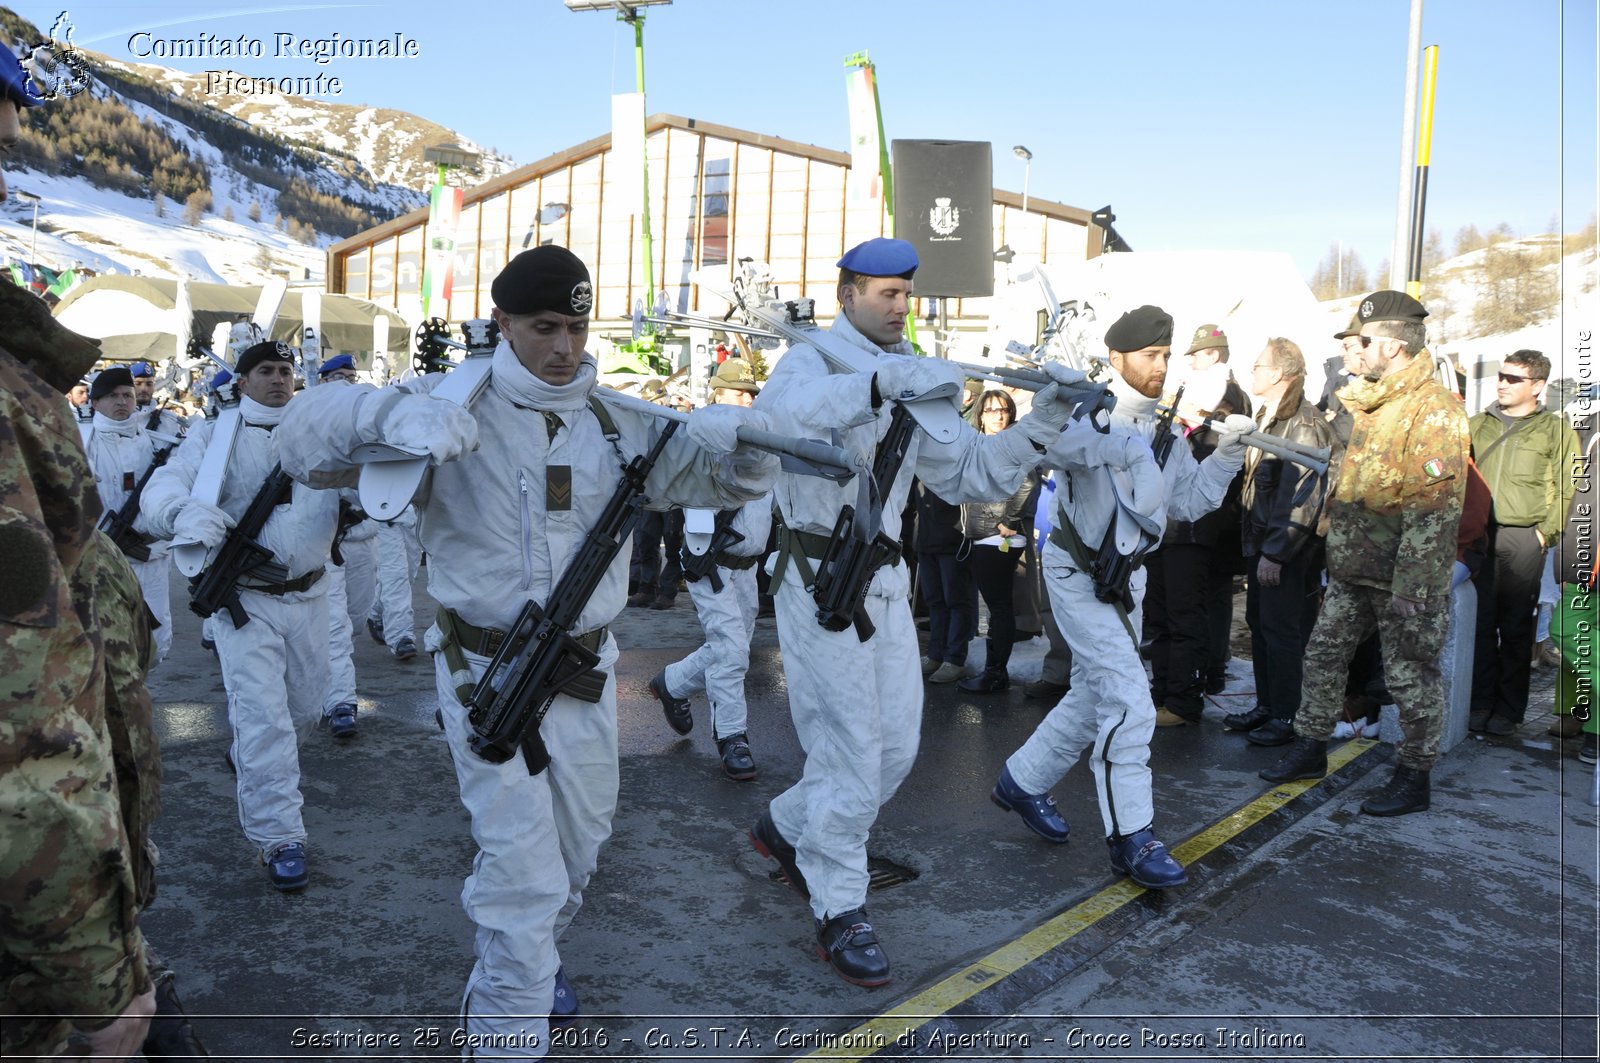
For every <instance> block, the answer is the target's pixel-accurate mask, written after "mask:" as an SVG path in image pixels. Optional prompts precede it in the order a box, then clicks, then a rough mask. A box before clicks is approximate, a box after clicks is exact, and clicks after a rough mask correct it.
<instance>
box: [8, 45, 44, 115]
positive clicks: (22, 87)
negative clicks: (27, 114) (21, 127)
mask: <svg viewBox="0 0 1600 1063" xmlns="http://www.w3.org/2000/svg"><path fill="white" fill-rule="evenodd" d="M0 93H4V95H5V98H6V99H8V100H10V101H11V102H12V103H14V104H16V105H17V106H18V107H37V106H38V105H39V104H41V103H43V102H44V97H43V96H41V95H40V94H39V89H38V87H37V86H36V85H34V83H33V79H32V78H30V77H28V72H27V71H26V70H24V69H22V63H21V62H19V61H18V59H17V53H15V52H13V51H12V50H11V49H10V48H8V47H6V46H5V45H3V44H0Z"/></svg>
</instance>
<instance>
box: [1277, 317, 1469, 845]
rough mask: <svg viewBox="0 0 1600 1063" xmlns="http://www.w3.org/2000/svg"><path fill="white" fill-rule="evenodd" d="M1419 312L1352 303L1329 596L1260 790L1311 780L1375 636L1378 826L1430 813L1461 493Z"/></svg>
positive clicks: (1452, 425) (1463, 455)
mask: <svg viewBox="0 0 1600 1063" xmlns="http://www.w3.org/2000/svg"><path fill="white" fill-rule="evenodd" d="M1427 316H1428V311H1427V310H1426V309H1424V307H1423V305H1422V304H1421V303H1419V302H1417V301H1416V300H1415V299H1413V298H1411V297H1410V296H1408V295H1405V294H1404V293H1402V292H1396V291H1381V292H1374V293H1372V294H1371V295H1369V296H1367V297H1366V298H1365V299H1363V300H1362V301H1361V305H1360V307H1359V308H1358V310H1357V317H1358V320H1359V321H1360V326H1359V331H1358V333H1357V342H1358V343H1359V344H1360V347H1361V350H1360V353H1359V355H1358V356H1355V357H1353V358H1352V359H1351V360H1352V361H1353V362H1354V363H1355V366H1354V368H1355V371H1356V373H1357V375H1356V376H1354V377H1353V378H1352V380H1351V381H1350V383H1349V384H1347V385H1345V386H1344V387H1343V388H1341V389H1340V391H1339V399H1340V401H1341V402H1342V403H1343V404H1344V405H1345V407H1346V408H1347V409H1349V410H1350V412H1351V414H1352V415H1353V418H1354V422H1353V425H1352V428H1351V433H1350V444H1349V449H1348V451H1347V453H1346V456H1345V460H1344V461H1343V463H1342V464H1341V466H1340V470H1339V485H1338V488H1337V490H1336V492H1335V494H1334V497H1333V500H1332V501H1331V502H1330V503H1329V506H1328V521H1329V527H1328V591H1327V596H1326V598H1325V599H1324V600H1323V604H1322V612H1321V614H1320V615H1319V616H1318V617H1317V624H1316V627H1315V628H1313V629H1312V632H1311V642H1310V644H1309V645H1308V646H1307V648H1306V663H1305V686H1304V697H1303V700H1302V702H1301V706H1300V712H1299V714H1298V715H1297V716H1296V718H1295V721H1294V730H1295V739H1294V744H1293V745H1292V746H1290V747H1289V751H1288V752H1287V753H1286V754H1285V755H1284V757H1283V758H1282V759H1281V760H1279V761H1278V762H1277V763H1276V764H1274V765H1273V766H1272V767H1270V768H1267V769H1265V770H1264V771H1262V772H1261V777H1262V778H1263V779H1266V780H1267V781H1269V782H1288V781H1290V780H1294V779H1320V778H1321V777H1322V776H1323V775H1324V774H1326V773H1327V770H1328V755H1327V754H1328V739H1329V738H1330V737H1332V735H1333V729H1334V726H1335V724H1336V723H1337V722H1338V718H1339V712H1340V709H1341V707H1342V705H1343V701H1344V688H1345V676H1346V673H1347V670H1348V668H1349V665H1350V660H1351V657H1352V656H1354V654H1355V652H1356V647H1357V646H1358V645H1359V644H1360V642H1361V641H1362V639H1364V638H1365V637H1366V636H1367V635H1368V634H1369V633H1370V632H1371V631H1373V630H1374V629H1377V630H1378V631H1380V632H1381V633H1382V638H1383V649H1384V655H1385V659H1384V665H1385V668H1386V670H1387V673H1388V681H1389V691H1390V693H1391V694H1393V695H1394V699H1395V703H1396V704H1397V705H1398V706H1399V708H1400V725H1401V728H1402V730H1403V731H1404V738H1403V739H1402V740H1401V742H1400V746H1399V750H1398V757H1397V763H1396V766H1395V773H1394V777H1393V778H1392V779H1391V780H1390V781H1389V783H1388V784H1387V785H1386V786H1384V787H1383V788H1382V789H1381V790H1379V791H1378V792H1377V793H1376V794H1374V795H1373V796H1372V797H1370V798H1368V799H1367V800H1366V801H1365V802H1363V803H1362V805H1361V811H1363V812H1365V813H1367V814H1368V815H1373V816H1401V815H1405V814H1406V813H1409V812H1421V811H1424V810H1425V809H1427V807H1428V800H1429V785H1428V777H1429V773H1430V772H1431V771H1432V769H1433V762H1434V759H1435V758H1436V757H1437V756H1438V753H1439V736H1440V732H1441V730H1442V727H1443V722H1444V713H1445V700H1444V678H1443V676H1442V675H1441V674H1440V671H1439V651H1440V650H1441V649H1442V648H1443V646H1444V639H1445V633H1446V631H1447V629H1448V627H1449V623H1450V578H1451V573H1452V570H1453V569H1454V566H1455V560H1456V539H1457V532H1458V529H1459V528H1460V524H1461V509H1462V502H1463V499H1464V497H1465V494H1466V484H1467V417H1466V414H1465V412H1464V411H1463V410H1462V408H1461V400H1460V399H1459V398H1457V397H1456V396H1455V395H1454V394H1452V393H1451V392H1449V391H1446V390H1445V389H1444V388H1443V387H1442V386H1441V385H1440V384H1439V383H1438V382H1437V381H1436V380H1435V379H1434V375H1433V358H1432V356H1431V355H1430V354H1428V351H1427V347H1426V341H1427V330H1426V328H1425V327H1424V325H1423V323H1422V321H1423V318H1425V317H1427Z"/></svg>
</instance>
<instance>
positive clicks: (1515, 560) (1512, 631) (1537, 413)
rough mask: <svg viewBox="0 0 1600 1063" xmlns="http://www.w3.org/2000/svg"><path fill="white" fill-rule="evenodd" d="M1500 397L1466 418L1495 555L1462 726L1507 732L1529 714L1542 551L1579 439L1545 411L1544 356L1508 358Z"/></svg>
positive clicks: (1558, 519) (1481, 595)
mask: <svg viewBox="0 0 1600 1063" xmlns="http://www.w3.org/2000/svg"><path fill="white" fill-rule="evenodd" d="M1498 376H1499V379H1498V381H1497V383H1496V391H1497V399H1496V401H1495V402H1493V403H1491V404H1490V405H1489V407H1488V409H1486V410H1484V411H1483V412H1482V413H1480V414H1478V415H1477V416H1476V417H1474V418H1472V421H1471V432H1472V451H1473V453H1474V454H1475V455H1476V456H1477V461H1478V469H1479V470H1480V471H1481V472H1482V473H1483V478H1484V479H1485V480H1486V481H1488V484H1489V493H1490V494H1491V495H1493V496H1494V522H1493V525H1492V526H1493V527H1495V529H1496V530H1495V531H1494V533H1493V534H1494V551H1493V553H1492V554H1491V556H1490V557H1489V558H1488V561H1487V563H1486V564H1484V565H1483V566H1481V567H1480V568H1479V569H1478V572H1477V574H1476V575H1475V576H1473V582H1474V583H1476V584H1477V588H1478V630H1477V646H1476V648H1475V650H1474V656H1473V666H1472V672H1473V675H1472V715H1471V716H1470V718H1469V720H1468V724H1467V726H1468V727H1469V728H1470V729H1471V730H1474V731H1487V732H1488V733H1490V734H1492V735H1500V736H1505V735H1510V734H1512V733H1514V732H1515V731H1516V729H1517V725H1518V724H1520V723H1522V718H1523V717H1524V716H1525V715H1526V714H1527V711H1528V673H1529V671H1530V667H1531V661H1532V655H1533V632H1534V613H1535V610H1536V608H1537V607H1538V603H1539V578H1540V576H1541V575H1542V574H1543V573H1544V558H1545V551H1547V550H1548V549H1549V548H1550V547H1551V545H1552V544H1554V543H1555V541H1556V539H1557V538H1558V537H1559V536H1560V534H1561V527H1562V525H1563V524H1564V523H1565V521H1566V515H1567V502H1568V500H1569V499H1570V498H1571V497H1572V472H1571V470H1572V467H1573V462H1574V460H1575V459H1576V458H1577V457H1578V455H1579V453H1580V451H1579V449H1578V436H1577V433H1575V432H1574V431H1573V430H1572V427H1571V426H1570V425H1568V424H1567V422H1566V419H1565V418H1564V417H1562V416H1561V415H1560V414H1559V413H1551V412H1549V411H1547V410H1546V409H1545V408H1544V405H1543V400H1544V392H1545V387H1546V382H1547V381H1548V380H1549V377H1550V359H1548V358H1546V357H1545V356H1544V355H1542V354H1540V353H1539V352H1538V351H1530V350H1521V351H1517V352H1515V353H1513V354H1511V355H1508V356H1507V357H1506V360H1505V362H1504V364H1502V365H1501V367H1500V372H1499V375H1498Z"/></svg>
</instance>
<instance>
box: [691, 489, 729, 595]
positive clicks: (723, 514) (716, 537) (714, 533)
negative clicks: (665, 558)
mask: <svg viewBox="0 0 1600 1063" xmlns="http://www.w3.org/2000/svg"><path fill="white" fill-rule="evenodd" d="M738 514H739V511H738V510H736V509H724V510H721V511H719V512H718V513H717V519H716V522H715V524H714V525H713V526H712V529H711V542H710V544H709V545H708V546H707V547H706V552H705V553H703V554H697V553H695V552H694V551H693V550H691V549H689V546H688V544H687V543H685V544H684V547H683V550H682V552H681V556H680V560H679V565H680V566H681V567H682V569H683V578H684V579H686V580H688V581H689V582H690V583H698V582H699V581H700V580H703V579H709V580H710V581H711V590H712V592H713V593H715V594H721V593H722V577H721V576H719V575H717V557H718V556H719V555H720V554H721V553H722V552H723V551H724V550H726V549H728V547H730V546H734V545H736V544H738V543H742V542H744V536H743V535H741V534H740V533H738V532H736V531H734V530H733V519H734V518H735V517H736V516H738Z"/></svg>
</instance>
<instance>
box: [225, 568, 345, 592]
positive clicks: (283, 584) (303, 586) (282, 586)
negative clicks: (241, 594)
mask: <svg viewBox="0 0 1600 1063" xmlns="http://www.w3.org/2000/svg"><path fill="white" fill-rule="evenodd" d="M258 571H259V570H258ZM325 571H326V569H321V568H319V569H314V570H312V571H310V572H307V573H306V574H305V575H303V576H296V577H295V578H294V579H285V580H274V581H272V582H269V583H249V582H246V581H245V580H242V579H241V580H240V581H239V589H240V590H246V591H255V592H256V593H258V594H272V595H277V596H279V597H282V596H283V595H285V594H295V593H298V592H300V591H303V590H309V589H310V588H312V587H314V586H316V583H317V581H318V580H319V579H321V578H322V574H323V573H324V572H325Z"/></svg>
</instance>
